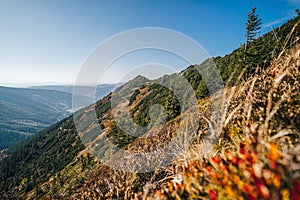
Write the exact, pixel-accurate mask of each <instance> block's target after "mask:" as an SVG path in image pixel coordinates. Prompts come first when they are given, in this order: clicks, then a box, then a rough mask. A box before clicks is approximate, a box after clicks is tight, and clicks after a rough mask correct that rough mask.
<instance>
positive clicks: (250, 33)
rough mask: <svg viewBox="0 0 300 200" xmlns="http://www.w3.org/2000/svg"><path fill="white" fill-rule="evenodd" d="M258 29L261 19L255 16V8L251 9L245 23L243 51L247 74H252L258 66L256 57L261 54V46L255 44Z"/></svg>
mask: <svg viewBox="0 0 300 200" xmlns="http://www.w3.org/2000/svg"><path fill="white" fill-rule="evenodd" d="M260 29H261V19H260V18H259V16H258V14H256V7H253V8H252V9H251V11H250V13H249V14H248V20H247V22H246V35H245V36H246V43H245V49H244V62H245V67H247V72H248V73H249V74H253V73H254V72H255V70H256V67H257V65H258V64H259V63H257V57H258V55H259V54H260V52H261V45H260V44H259V43H258V42H256V39H257V37H258V35H259V33H260Z"/></svg>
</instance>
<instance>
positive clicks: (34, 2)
mask: <svg viewBox="0 0 300 200" xmlns="http://www.w3.org/2000/svg"><path fill="white" fill-rule="evenodd" d="M253 6H257V13H258V14H259V15H260V17H261V18H262V20H263V26H262V27H263V29H262V32H263V33H265V32H267V31H269V30H270V28H271V27H277V26H278V25H280V24H282V23H284V22H285V21H287V20H288V19H290V18H292V17H293V16H295V12H294V10H295V9H296V8H300V0H231V1H230V0H228V1H225V0H215V1H213V0H206V1H204V0H194V1H192V0H184V1H183V0H181V1H179V0H147V1H146V0H126V1H125V0H105V1H104V0H99V1H96V0H95V1H92V0H19V1H16V0H0V85H9V86H13V85H14V86H22V85H24V86H25V85H38V84H72V83H74V81H75V79H76V76H77V73H78V71H79V69H80V66H81V64H82V62H83V61H84V59H85V58H86V57H87V55H88V54H89V52H90V51H91V50H92V49H93V48H95V47H96V45H98V44H99V43H100V42H102V41H103V40H105V39H106V38H108V37H110V36H112V35H113V34H116V33H119V32H121V31H125V30H128V29H132V28H138V27H149V26H151V27H164V28H169V29H173V30H176V31H179V32H182V33H184V34H186V35H188V36H190V37H192V38H193V39H195V40H196V41H197V42H199V43H200V44H201V45H202V46H203V47H204V48H205V49H206V50H207V51H208V53H209V54H210V55H211V56H218V55H221V56H222V55H225V54H228V53H230V52H231V51H232V50H233V49H235V48H237V47H238V46H239V45H240V44H241V43H243V42H244V34H245V21H246V19H247V14H248V12H249V11H250V10H251V8H252V7H253ZM176 67H177V70H182V69H184V68H185V67H186V66H183V64H181V63H178V66H176ZM106 81H107V82H114V81H115V80H114V79H113V77H107V78H106Z"/></svg>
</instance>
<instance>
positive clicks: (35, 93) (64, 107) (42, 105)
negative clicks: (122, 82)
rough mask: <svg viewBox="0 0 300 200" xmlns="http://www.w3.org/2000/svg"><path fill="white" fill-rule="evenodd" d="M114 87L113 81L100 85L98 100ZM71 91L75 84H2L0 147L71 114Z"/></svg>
mask: <svg viewBox="0 0 300 200" xmlns="http://www.w3.org/2000/svg"><path fill="white" fill-rule="evenodd" d="M115 87H116V85H114V84H104V85H99V86H98V87H97V90H96V97H95V100H99V99H101V98H102V97H103V96H105V95H107V94H108V93H110V92H112V91H113V89H114V88H115ZM80 89H82V91H91V87H88V86H80ZM72 92H73V86H68V85H57V86H56V85H53V86H52V85H48V86H34V87H30V88H10V87H0V150H1V149H5V148H8V147H10V146H11V145H12V144H14V143H16V142H18V141H20V140H22V139H24V138H25V137H27V136H29V135H32V134H34V133H36V132H37V131H39V130H41V129H43V128H45V127H47V126H49V125H50V124H53V123H54V122H56V121H58V120H61V119H63V118H65V117H67V116H68V115H70V114H71V112H72ZM83 94H86V93H84V92H83ZM80 98H82V99H85V98H87V96H85V95H82V96H81V97H80Z"/></svg>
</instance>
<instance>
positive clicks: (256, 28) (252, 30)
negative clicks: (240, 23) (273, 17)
mask: <svg viewBox="0 0 300 200" xmlns="http://www.w3.org/2000/svg"><path fill="white" fill-rule="evenodd" d="M260 25H261V19H260V18H258V15H257V14H256V7H253V8H252V9H251V11H250V13H249V14H248V20H247V23H246V45H245V49H247V47H248V45H249V44H250V43H251V42H252V41H253V40H255V39H256V38H257V36H258V34H259V33H260V29H261V26H260Z"/></svg>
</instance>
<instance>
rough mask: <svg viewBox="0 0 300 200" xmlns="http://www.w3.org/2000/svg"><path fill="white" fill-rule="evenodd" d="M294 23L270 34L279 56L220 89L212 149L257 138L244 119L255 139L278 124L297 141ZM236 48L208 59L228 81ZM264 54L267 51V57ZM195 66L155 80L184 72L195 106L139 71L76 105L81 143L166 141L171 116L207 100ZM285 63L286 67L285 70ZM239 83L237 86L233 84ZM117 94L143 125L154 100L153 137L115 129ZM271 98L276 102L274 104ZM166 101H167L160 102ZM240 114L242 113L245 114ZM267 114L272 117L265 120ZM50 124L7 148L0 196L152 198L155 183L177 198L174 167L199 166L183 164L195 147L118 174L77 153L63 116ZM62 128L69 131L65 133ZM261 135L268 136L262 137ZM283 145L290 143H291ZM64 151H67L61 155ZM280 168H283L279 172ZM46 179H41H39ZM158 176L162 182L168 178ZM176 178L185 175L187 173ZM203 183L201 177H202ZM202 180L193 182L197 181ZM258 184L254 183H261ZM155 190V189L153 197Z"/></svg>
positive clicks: (238, 64)
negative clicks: (220, 111)
mask: <svg viewBox="0 0 300 200" xmlns="http://www.w3.org/2000/svg"><path fill="white" fill-rule="evenodd" d="M298 21H299V17H297V18H295V19H293V20H290V21H289V22H288V23H287V24H285V25H283V26H282V27H280V28H278V29H277V31H278V32H277V33H278V37H279V38H287V40H286V41H288V42H287V43H288V44H289V45H284V44H283V46H285V47H286V48H285V52H286V55H285V56H284V57H283V56H282V57H280V58H279V59H278V60H277V61H276V60H275V61H274V64H271V67H270V68H268V65H266V66H263V67H265V68H266V69H264V68H262V69H261V72H260V74H256V75H252V76H251V77H250V78H249V79H246V81H243V80H240V83H238V84H240V85H238V87H237V86H235V87H232V88H227V89H228V91H229V92H228V93H227V92H226V93H227V98H228V101H229V102H228V104H227V106H228V112H225V113H224V115H226V119H228V120H225V121H222V123H220V124H219V125H220V126H221V128H222V136H223V137H222V138H221V140H220V141H218V143H217V145H216V147H215V148H216V149H215V150H216V152H221V153H224V154H225V153H226V151H225V150H224V149H226V148H228V150H230V151H233V152H235V151H236V149H238V147H236V143H237V144H238V143H239V142H240V141H241V142H243V141H244V140H247V138H245V136H248V135H250V136H251V137H250V136H249V137H250V139H254V138H256V137H258V136H257V134H258V132H259V131H256V129H255V127H254V128H253V127H252V124H254V125H255V124H258V127H262V128H261V130H260V132H262V133H259V134H260V137H262V136H264V137H267V136H268V137H269V136H276V134H277V133H280V132H281V131H282V130H285V129H289V130H292V132H293V136H292V137H289V140H291V141H292V143H293V145H296V144H295V143H297V137H298V135H299V126H298V124H297V121H298V120H299V106H298V105H299V87H298V86H299V81H300V80H299V64H300V62H299V51H298V49H299V45H298V46H295V45H296V43H297V39H296V38H297V37H298V38H299V36H300V35H299V33H300V32H299V25H297V24H296V23H297V22H298ZM292 29H295V30H294V31H293V32H292V34H289V33H290V32H291V30H292ZM290 35H292V37H290ZM271 36H272V35H271V33H268V34H267V35H265V36H263V37H261V38H260V39H259V40H261V41H262V44H263V45H264V44H266V46H268V45H269V46H268V49H269V48H270V49H272V48H271V47H274V48H275V47H276V48H277V46H278V43H277V42H274V41H273V37H271ZM282 40H284V39H282ZM293 42H295V43H293ZM290 48H294V49H292V53H289V52H288V51H287V49H290ZM241 51H242V50H241V49H238V50H236V51H234V52H233V53H232V54H230V55H227V56H225V57H223V58H215V61H216V62H217V65H218V67H219V69H221V75H222V77H223V78H225V79H226V81H227V80H228V77H229V74H230V72H231V71H233V70H234V69H237V71H242V70H243V62H242V61H241V60H242V59H241ZM265 51H266V52H264V54H262V55H261V58H260V60H259V62H263V61H264V60H266V56H267V60H266V62H268V63H271V60H272V59H274V58H275V57H277V56H278V55H279V54H280V52H282V51H278V52H277V53H274V54H270V51H269V50H265ZM295 52H296V53H295ZM270 55H272V56H271V57H270ZM286 63H287V64H286ZM277 66H278V68H277ZM195 67H201V65H195V66H190V67H188V68H187V69H186V70H184V71H182V72H181V73H179V74H173V75H170V76H165V77H164V78H162V80H164V81H166V82H168V81H169V83H172V80H173V78H172V77H174V76H184V77H185V78H186V79H187V80H188V81H189V83H190V84H191V85H192V87H193V88H194V90H196V96H197V97H198V100H199V105H200V108H199V110H193V108H190V109H188V110H184V111H186V112H185V113H181V112H180V109H179V107H178V102H177V101H176V98H175V97H174V94H173V93H172V91H169V90H168V88H165V87H162V86H159V85H158V84H155V82H154V81H149V80H146V79H144V78H143V77H137V78H136V79H134V80H132V81H131V82H128V83H127V84H124V86H122V87H120V88H119V89H118V90H116V91H115V92H114V93H112V94H110V95H108V96H106V97H105V98H103V99H102V100H100V101H98V102H97V103H96V104H95V105H92V106H90V107H88V108H86V109H84V110H82V111H85V112H82V113H81V114H79V115H77V116H75V119H76V118H79V119H81V120H82V121H86V119H89V115H90V113H91V112H92V110H93V109H94V108H95V109H96V113H97V118H98V119H97V121H92V123H88V121H87V124H86V125H85V126H83V127H81V129H80V130H78V132H79V133H78V134H79V135H81V139H82V140H83V142H84V143H86V144H87V146H88V147H92V148H93V147H97V144H99V143H97V142H98V141H99V140H100V139H101V137H104V136H105V137H106V138H108V139H109V140H110V141H111V142H112V143H114V144H117V145H118V146H119V147H120V148H123V149H127V150H130V151H133V152H138V151H145V152H147V151H151V150H153V149H152V148H155V147H156V146H155V145H163V144H161V143H160V142H159V141H163V143H164V142H168V141H170V139H172V137H174V135H175V132H176V129H177V127H178V121H179V119H180V118H181V117H185V116H187V117H188V116H189V115H190V113H189V112H200V113H201V116H203V115H204V116H205V117H206V118H208V119H209V117H210V111H209V105H210V99H209V98H205V97H206V96H207V95H208V93H207V87H206V85H205V84H203V80H202V77H201V76H200V74H199V73H197V70H195ZM285 69H288V70H286V71H285ZM297 70H298V71H297ZM247 76H249V74H247ZM254 80H255V81H254ZM275 83H276V84H277V86H276V88H273V85H274V84H275ZM228 85H230V84H228ZM239 87H241V88H242V89H243V90H242V89H241V90H239V89H238V88H239ZM297 87H298V89H297ZM288 88H290V90H291V91H290V93H288V94H287V93H286V91H289V90H286V89H288ZM225 91H226V90H225ZM232 91H233V92H232ZM118 93H119V94H122V93H124V94H126V95H125V98H124V99H121V100H122V101H121V102H122V105H126V106H127V105H128V106H129V107H130V109H129V111H127V110H124V108H123V107H117V109H118V111H120V112H119V113H120V115H121V116H125V115H126V114H129V115H131V116H132V117H133V119H134V121H135V123H136V124H140V125H151V124H150V118H151V116H149V113H148V111H149V108H150V105H154V104H157V103H159V104H161V105H162V106H163V108H165V110H166V111H167V116H166V120H167V123H166V124H165V125H164V126H163V127H162V129H161V131H160V132H158V133H154V134H155V135H153V133H148V132H146V133H143V134H147V135H149V137H148V138H137V137H132V136H129V135H128V134H126V133H124V131H122V130H121V129H120V127H118V126H117V125H116V123H115V122H114V118H113V116H112V112H111V100H112V98H114V97H115V96H118ZM248 94H257V95H258V94H259V96H255V95H253V97H252V96H251V95H250V96H249V95H248ZM247 95H248V96H247ZM270 95H271V97H272V98H273V100H274V102H273V101H271V102H270V100H268V99H270ZM281 96H283V97H284V99H283V100H280V97H281ZM245 97H246V98H245ZM254 97H257V98H254ZM245 100H246V102H252V101H254V102H255V104H254V103H249V104H245V103H244V102H245ZM277 101H278V102H279V103H280V104H278V103H276V102H277ZM168 102H173V103H172V104H168ZM273 103H274V104H273ZM281 103H282V104H281ZM269 104H271V105H274V108H275V109H272V108H273V107H272V106H271V107H270V106H268V105H269ZM277 104H278V105H277ZM252 108H253V109H252ZM243 109H244V110H243ZM252 110H253V113H252ZM178 111H179V112H178ZM254 111H255V112H254ZM245 113H247V115H246V114H245ZM249 113H250V114H249ZM270 113H271V114H272V116H274V117H272V118H269V116H270ZM245 119H246V120H245ZM158 121H159V120H158ZM200 122H201V123H200V124H199V129H198V133H199V135H198V138H197V139H196V140H195V144H194V145H193V146H192V147H193V148H192V149H194V148H195V149H196V147H197V146H200V145H201V141H202V139H203V137H205V133H207V131H208V129H209V124H208V123H207V121H205V119H204V118H201V121H200ZM246 122H247V123H246ZM126 123H128V122H126ZM126 123H125V125H126ZM223 123H224V124H223ZM98 124H100V126H101V127H102V130H103V131H102V134H101V135H100V134H99V132H97V129H96V127H97V126H98ZM158 125H159V124H158ZM51 127H52V128H48V129H45V130H44V131H43V132H40V133H39V134H38V135H39V137H40V138H39V139H34V137H32V138H29V139H27V140H25V141H24V142H22V143H20V144H19V146H18V147H15V148H12V149H11V150H10V152H9V153H10V156H9V157H7V158H6V159H4V160H3V161H2V162H1V163H0V165H1V186H2V193H1V195H2V197H3V198H17V197H16V196H17V195H20V196H22V197H24V198H32V197H34V198H40V197H43V196H47V197H50V198H53V199H59V198H63V199H74V198H76V199H94V198H112V199H117V198H123V199H133V198H146V196H153V195H154V191H155V190H156V189H165V190H158V193H157V194H158V196H157V197H161V196H162V198H164V199H168V198H169V199H174V198H176V195H177V197H178V195H179V196H181V197H182V198H189V197H190V196H187V195H188V194H190V193H189V191H186V190H184V189H185V188H184V187H180V184H186V185H183V186H185V187H186V188H190V187H189V185H188V183H187V182H180V181H181V180H182V179H181V178H180V176H182V177H185V174H181V172H182V170H187V171H188V170H190V171H189V172H190V174H189V175H191V173H192V172H193V170H194V171H196V170H198V169H200V168H201V164H199V165H196V167H195V169H194V168H189V166H190V164H189V163H192V162H195V163H198V162H199V163H200V162H201V159H200V158H199V160H196V161H195V160H193V159H198V157H197V156H199V155H197V153H199V152H200V150H201V149H196V150H198V151H194V152H192V153H191V154H186V155H185V156H186V158H185V159H186V160H185V159H183V160H184V161H183V162H182V163H180V162H179V161H178V163H175V164H174V168H170V169H166V170H162V169H159V170H156V171H155V172H149V173H125V172H120V171H117V170H112V169H109V168H108V167H105V166H104V165H103V164H101V163H100V162H99V161H97V160H96V159H94V158H93V157H91V156H90V154H88V152H87V151H86V150H84V151H81V150H82V148H83V146H82V143H81V142H80V140H79V139H78V136H77V135H76V134H77V133H76V131H75V129H74V123H73V120H72V119H71V118H68V119H65V120H64V121H61V122H59V123H57V124H56V125H53V126H51ZM154 127H155V126H154ZM186 128H187V129H186V130H189V126H188V123H187V124H186ZM210 128H212V127H210ZM68 132H70V133H71V134H66V133H68ZM255 134H256V135H255ZM268 134H269V135H268ZM51 135H52V137H53V138H55V139H53V141H52V139H51V140H48V139H49V138H51ZM68 136H70V137H68ZM264 137H262V138H264ZM68 138H69V140H68ZM248 139H249V138H248ZM259 139H260V138H259ZM267 139H268V138H267ZM100 141H101V140H100ZM261 141H264V142H266V143H267V142H268V141H267V140H266V141H265V140H261ZM65 144H68V145H67V146H68V148H67V149H66V150H65V149H64V148H66V146H65ZM70 144H73V145H70ZM100 144H101V143H100ZM282 144H283V143H282ZM284 144H285V143H284ZM227 145H228V146H227ZM98 146H99V148H98V149H97V148H95V150H99V152H100V153H104V154H103V155H102V156H104V157H105V156H109V152H108V153H107V154H105V148H106V146H103V145H98ZM287 147H289V148H292V146H287ZM259 148H261V149H262V147H261V146H259ZM47 152H51V153H53V155H52V156H51V155H50V154H47ZM69 152H72V153H71V154H69ZM260 153H261V152H260ZM261 155H262V156H264V157H267V155H266V154H262V153H261ZM159 156H160V155H159ZM44 157H46V158H47V160H48V162H46V163H45V160H43V158H44ZM72 157H73V158H72ZM61 158H64V159H62V160H63V161H64V162H62V164H61V165H60V164H59V163H57V160H60V159H61ZM267 164H268V163H267ZM271 164H272V163H271ZM271 164H270V165H271ZM13 165H16V166H18V167H17V168H16V170H14V169H11V166H13ZM47 165H49V166H51V165H54V167H49V168H48V169H47ZM193 166H194V165H193ZM209 167H211V166H208V168H209ZM186 168H187V169H186ZM61 169H62V170H61ZM35 172H39V174H38V176H36V175H34V174H35ZM205 173H206V172H205ZM281 173H282V174H283V172H282V171H281ZM201 174H202V175H201ZM177 175H178V176H177ZM39 177H42V178H39ZM50 177H51V178H50ZM186 177H188V176H186ZM186 177H185V178H186ZM200 177H203V173H202V172H199V177H198V176H196V177H195V179H196V180H198V179H200ZM176 178H177V179H176ZM47 179H48V181H46V180H47ZM166 180H169V182H167V181H166ZM184 180H187V181H189V180H188V179H184ZM201 180H202V179H201ZM256 180H257V179H256ZM259 180H260V179H259ZM44 181H45V182H44ZM176 181H177V182H176ZM288 181H290V180H288ZM288 181H287V183H288ZM177 183H178V184H177ZM204 183H206V182H205V181H204ZM204 183H202V182H201V184H204ZM259 183H260V185H261V182H259ZM193 184H199V182H193ZM285 184H286V183H285ZM204 186H205V185H204ZM209 187H211V186H209ZM237 187H238V186H237ZM251 187H252V186H251ZM200 188H201V185H199V186H198V187H197V189H200ZM177 189H178V190H177ZM181 189H182V190H181ZM205 189H206V190H205V191H201V190H200V191H198V190H193V191H197V194H196V195H198V196H197V197H198V198H200V195H204V197H205V198H209V195H215V193H214V192H215V190H212V192H211V191H210V190H209V189H211V188H205ZM207 189H208V191H207ZM213 189H215V188H213ZM286 189H289V188H286ZM264 191H266V190H264ZM268 191H269V190H268ZM288 191H289V190H288ZM173 192H174V193H173ZM162 193H163V195H161V194H162ZM257 193H259V192H257ZM1 195H0V196H1ZM202 197H203V196H201V198H202ZM204 197H203V198H204ZM195 198H196V197H195Z"/></svg>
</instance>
